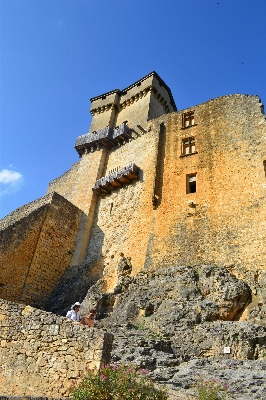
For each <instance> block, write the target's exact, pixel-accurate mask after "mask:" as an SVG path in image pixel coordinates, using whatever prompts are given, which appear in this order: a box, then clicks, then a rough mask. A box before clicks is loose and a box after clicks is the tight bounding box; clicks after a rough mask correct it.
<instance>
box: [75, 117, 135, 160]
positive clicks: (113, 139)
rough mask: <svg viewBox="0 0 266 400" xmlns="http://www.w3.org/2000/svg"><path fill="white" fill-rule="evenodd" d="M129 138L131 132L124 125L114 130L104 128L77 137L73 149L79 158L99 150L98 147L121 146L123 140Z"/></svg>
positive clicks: (107, 127) (108, 127)
mask: <svg viewBox="0 0 266 400" xmlns="http://www.w3.org/2000/svg"><path fill="white" fill-rule="evenodd" d="M131 136H132V134H131V130H130V128H129V127H128V126H127V125H126V124H125V123H123V124H121V125H119V126H118V127H117V128H116V129H113V128H111V127H110V126H106V127H105V128H102V129H97V130H96V131H94V132H89V133H87V134H86V135H82V136H79V137H78V138H77V139H76V143H75V149H76V150H77V152H78V153H79V155H80V156H81V155H82V154H83V153H84V152H85V153H88V152H93V151H94V150H95V149H97V148H98V149H99V148H100V145H103V146H107V147H114V146H116V145H118V144H122V143H123V142H124V141H125V140H127V139H129V138H131Z"/></svg>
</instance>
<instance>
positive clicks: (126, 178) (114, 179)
mask: <svg viewBox="0 0 266 400" xmlns="http://www.w3.org/2000/svg"><path fill="white" fill-rule="evenodd" d="M138 172H139V168H138V167H137V166H136V164H134V163H130V164H128V165H126V166H125V167H123V168H121V169H119V170H118V171H114V172H112V173H110V174H109V175H107V176H104V177H103V178H101V179H99V180H98V181H96V182H95V185H94V187H93V188H92V190H93V191H94V192H97V193H98V194H101V195H105V194H108V193H111V191H113V190H115V189H117V188H119V187H121V186H123V185H125V184H128V183H131V182H132V181H135V180H137V179H139V178H138Z"/></svg>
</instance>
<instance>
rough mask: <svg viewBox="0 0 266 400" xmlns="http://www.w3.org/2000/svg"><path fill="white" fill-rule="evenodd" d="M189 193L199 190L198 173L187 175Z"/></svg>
mask: <svg viewBox="0 0 266 400" xmlns="http://www.w3.org/2000/svg"><path fill="white" fill-rule="evenodd" d="M186 183H187V194H188V193H196V191H197V174H189V175H187V182H186Z"/></svg>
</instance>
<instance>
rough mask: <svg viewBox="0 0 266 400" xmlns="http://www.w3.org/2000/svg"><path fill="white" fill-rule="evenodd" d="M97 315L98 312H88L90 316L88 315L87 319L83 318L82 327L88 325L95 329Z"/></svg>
mask: <svg viewBox="0 0 266 400" xmlns="http://www.w3.org/2000/svg"><path fill="white" fill-rule="evenodd" d="M95 315H96V310H94V309H92V310H90V311H89V312H88V315H86V317H83V318H82V320H81V323H82V325H87V326H89V327H90V328H92V327H93V325H94V318H95Z"/></svg>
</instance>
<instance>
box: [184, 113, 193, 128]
mask: <svg viewBox="0 0 266 400" xmlns="http://www.w3.org/2000/svg"><path fill="white" fill-rule="evenodd" d="M194 124H195V119H194V111H190V112H187V113H184V114H183V115H182V126H183V128H187V127H189V126H193V125H194Z"/></svg>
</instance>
